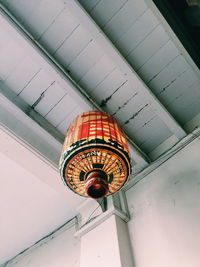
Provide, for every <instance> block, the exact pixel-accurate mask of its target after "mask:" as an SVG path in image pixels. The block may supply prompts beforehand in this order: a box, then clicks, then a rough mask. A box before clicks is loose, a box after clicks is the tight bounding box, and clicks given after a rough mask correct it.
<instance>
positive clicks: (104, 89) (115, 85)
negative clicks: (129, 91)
mask: <svg viewBox="0 0 200 267" xmlns="http://www.w3.org/2000/svg"><path fill="white" fill-rule="evenodd" d="M126 81H127V78H126V76H125V75H124V74H123V73H122V72H121V71H120V70H119V69H114V70H113V71H112V72H111V73H110V74H109V75H107V76H106V77H105V79H104V80H102V81H101V82H100V83H99V84H98V85H97V86H96V87H95V88H94V90H93V91H92V92H91V93H90V95H91V96H92V98H93V99H94V100H95V101H97V103H98V104H101V103H102V101H103V100H104V101H105V100H106V98H108V97H110V96H111V95H112V94H113V93H114V92H115V91H117V90H118V89H119V88H120V87H121V86H122V85H123V84H124V83H125V82H126Z"/></svg>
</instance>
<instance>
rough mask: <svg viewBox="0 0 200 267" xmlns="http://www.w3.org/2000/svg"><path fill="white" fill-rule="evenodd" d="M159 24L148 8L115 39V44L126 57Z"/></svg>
mask: <svg viewBox="0 0 200 267" xmlns="http://www.w3.org/2000/svg"><path fill="white" fill-rule="evenodd" d="M158 24H159V22H158V20H157V19H156V17H155V16H154V15H153V13H152V11H151V10H150V9H147V10H146V11H145V12H144V13H143V14H142V15H141V16H140V17H139V18H138V20H136V21H135V23H134V24H133V25H132V26H131V27H130V28H129V29H128V30H127V31H126V32H125V33H124V34H123V35H122V36H120V38H119V39H118V40H117V42H116V43H115V45H116V46H117V48H118V49H119V50H120V51H121V52H122V53H123V55H124V56H125V57H126V56H127V55H128V54H129V53H131V51H133V49H134V48H136V46H138V45H139V44H140V42H142V41H143V40H144V38H145V37H146V36H147V35H149V33H150V32H151V31H153V30H154V28H155V27H156V26H157V25H158Z"/></svg>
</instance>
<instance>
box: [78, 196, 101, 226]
mask: <svg viewBox="0 0 200 267" xmlns="http://www.w3.org/2000/svg"><path fill="white" fill-rule="evenodd" d="M103 201H104V198H103V199H102V200H101V201H100V202H98V206H97V207H96V208H95V209H94V210H93V212H92V213H91V214H90V215H89V217H88V218H87V221H86V222H85V223H84V224H83V225H82V226H81V228H82V227H83V226H85V225H86V224H88V223H89V222H91V221H93V220H94V219H95V218H97V217H98V215H97V216H94V217H92V215H93V214H94V213H95V212H96V211H97V210H98V209H99V208H101V204H102V203H103ZM91 217H92V218H91Z"/></svg>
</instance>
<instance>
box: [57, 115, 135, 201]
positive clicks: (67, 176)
mask: <svg viewBox="0 0 200 267" xmlns="http://www.w3.org/2000/svg"><path fill="white" fill-rule="evenodd" d="M98 170H99V171H102V172H103V173H105V175H106V182H107V183H108V192H107V194H106V195H111V194H113V193H115V192H116V191H118V190H119V189H120V188H121V187H122V186H123V185H124V183H125V182H126V180H127V178H128V176H129V174H130V170H131V166H130V157H129V150H128V145H127V141H126V137H125V135H124V133H123V131H122V130H121V128H120V126H119V124H118V123H117V121H116V119H115V118H113V117H112V116H111V115H108V114H107V113H105V112H101V111H88V112H84V113H83V114H81V115H79V116H78V117H77V118H76V119H75V120H74V121H73V122H72V123H71V125H70V127H69V129H68V132H67V135H66V138H65V142H64V145H63V150H62V155H61V159H60V172H61V177H62V179H63V182H64V183H65V184H66V185H67V186H68V187H69V188H70V189H71V190H73V191H74V192H75V193H77V194H79V195H81V196H85V197H88V195H87V192H86V190H85V181H86V178H87V176H88V175H89V174H90V173H91V172H92V171H98Z"/></svg>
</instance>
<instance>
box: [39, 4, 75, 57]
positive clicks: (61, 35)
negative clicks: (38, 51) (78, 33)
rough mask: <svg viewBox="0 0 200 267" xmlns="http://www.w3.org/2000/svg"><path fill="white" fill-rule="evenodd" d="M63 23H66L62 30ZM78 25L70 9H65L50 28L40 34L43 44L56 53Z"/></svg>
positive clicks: (52, 52)
mask: <svg viewBox="0 0 200 267" xmlns="http://www.w3.org/2000/svg"><path fill="white" fill-rule="evenodd" d="M61 25H64V27H63V28H62V31H61V30H60V27H61ZM78 25H79V23H78V20H76V18H75V17H74V16H72V15H71V14H70V12H69V11H68V10H66V9H63V10H62V12H61V13H60V14H59V15H58V16H57V17H56V18H55V20H54V21H53V22H52V24H51V25H50V26H49V27H48V29H47V30H46V31H45V32H44V33H43V34H42V35H41V36H40V39H39V40H40V43H41V45H42V46H45V47H46V48H47V49H48V51H49V52H50V53H51V54H54V53H55V51H57V50H58V49H59V48H60V47H61V46H62V44H63V43H64V42H65V40H66V39H67V38H69V36H70V35H71V34H72V32H73V31H74V30H75V28H76V27H77V26H78Z"/></svg>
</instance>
